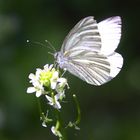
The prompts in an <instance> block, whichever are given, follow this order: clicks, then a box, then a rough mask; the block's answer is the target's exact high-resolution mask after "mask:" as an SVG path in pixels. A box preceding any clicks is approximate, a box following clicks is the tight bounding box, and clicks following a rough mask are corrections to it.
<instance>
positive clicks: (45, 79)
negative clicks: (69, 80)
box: [40, 70, 54, 87]
mask: <svg viewBox="0 0 140 140" xmlns="http://www.w3.org/2000/svg"><path fill="white" fill-rule="evenodd" d="M53 73H54V72H53V71H50V70H49V71H47V72H46V71H44V72H42V73H41V74H40V82H41V83H42V84H43V85H44V86H46V87H49V86H50V79H51V78H52V76H53Z"/></svg>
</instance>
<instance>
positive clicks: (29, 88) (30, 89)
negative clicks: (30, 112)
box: [27, 87, 36, 93]
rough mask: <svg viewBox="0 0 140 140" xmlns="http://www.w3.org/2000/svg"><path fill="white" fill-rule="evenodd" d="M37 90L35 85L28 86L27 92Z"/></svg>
mask: <svg viewBox="0 0 140 140" xmlns="http://www.w3.org/2000/svg"><path fill="white" fill-rule="evenodd" d="M35 91H36V88H35V87H28V88H27V93H33V92H35Z"/></svg>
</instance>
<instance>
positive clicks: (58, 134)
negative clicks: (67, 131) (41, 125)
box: [51, 126, 62, 137]
mask: <svg viewBox="0 0 140 140" xmlns="http://www.w3.org/2000/svg"><path fill="white" fill-rule="evenodd" d="M51 131H52V133H53V134H54V135H55V136H58V137H62V134H61V133H60V131H59V130H57V129H56V127H54V126H52V127H51Z"/></svg>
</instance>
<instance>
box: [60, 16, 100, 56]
mask: <svg viewBox="0 0 140 140" xmlns="http://www.w3.org/2000/svg"><path fill="white" fill-rule="evenodd" d="M100 49H101V38H100V35H99V31H98V27H97V23H96V20H94V18H93V17H87V18H84V19H82V20H81V21H80V22H78V23H77V24H76V25H75V26H74V28H73V29H72V30H71V31H70V32H69V34H68V35H67V36H66V38H65V40H64V42H63V44H62V48H61V52H63V53H66V52H67V53H69V54H72V53H74V52H75V51H81V50H87V51H97V52H99V51H100Z"/></svg>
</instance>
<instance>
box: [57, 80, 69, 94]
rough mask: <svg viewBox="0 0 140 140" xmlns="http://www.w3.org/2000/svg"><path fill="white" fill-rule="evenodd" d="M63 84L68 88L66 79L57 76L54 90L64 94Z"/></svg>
mask: <svg viewBox="0 0 140 140" xmlns="http://www.w3.org/2000/svg"><path fill="white" fill-rule="evenodd" d="M65 86H67V87H68V88H69V86H68V83H67V79H66V78H59V79H58V80H57V86H56V92H57V93H59V94H61V95H64V90H65V89H64V88H65Z"/></svg>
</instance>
